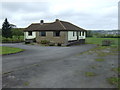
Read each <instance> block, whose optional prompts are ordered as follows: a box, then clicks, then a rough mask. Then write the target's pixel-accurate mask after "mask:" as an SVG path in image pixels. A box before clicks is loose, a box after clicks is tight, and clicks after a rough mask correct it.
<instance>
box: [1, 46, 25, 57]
mask: <svg viewBox="0 0 120 90" xmlns="http://www.w3.org/2000/svg"><path fill="white" fill-rule="evenodd" d="M21 51H24V49H20V48H13V47H6V46H0V55H4V54H12V53H17V52H21Z"/></svg>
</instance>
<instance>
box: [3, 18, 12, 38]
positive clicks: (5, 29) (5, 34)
mask: <svg viewBox="0 0 120 90" xmlns="http://www.w3.org/2000/svg"><path fill="white" fill-rule="evenodd" d="M2 36H3V37H6V38H12V31H11V25H10V24H9V22H8V21H7V18H6V19H5V21H4V23H3V25H2Z"/></svg>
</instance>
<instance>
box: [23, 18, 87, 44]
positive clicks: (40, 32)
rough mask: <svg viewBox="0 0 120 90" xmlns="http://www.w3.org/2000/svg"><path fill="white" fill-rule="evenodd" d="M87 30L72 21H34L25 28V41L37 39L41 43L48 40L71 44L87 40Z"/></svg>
mask: <svg viewBox="0 0 120 90" xmlns="http://www.w3.org/2000/svg"><path fill="white" fill-rule="evenodd" d="M85 38H86V30H84V29H82V28H80V27H78V26H76V25H73V24H72V23H69V22H66V21H61V20H59V19H56V20H55V22H51V23H44V21H43V20H41V21H40V23H32V24H31V25H30V26H28V27H27V28H25V30H24V39H25V41H33V40H35V41H36V42H37V43H40V42H41V41H42V40H48V41H50V42H54V43H56V44H58V43H59V44H69V43H71V42H76V41H77V42H82V43H84V42H85Z"/></svg>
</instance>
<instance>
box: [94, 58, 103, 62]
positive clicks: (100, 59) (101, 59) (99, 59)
mask: <svg viewBox="0 0 120 90" xmlns="http://www.w3.org/2000/svg"><path fill="white" fill-rule="evenodd" d="M95 61H99V62H101V61H104V59H103V58H97V59H95Z"/></svg>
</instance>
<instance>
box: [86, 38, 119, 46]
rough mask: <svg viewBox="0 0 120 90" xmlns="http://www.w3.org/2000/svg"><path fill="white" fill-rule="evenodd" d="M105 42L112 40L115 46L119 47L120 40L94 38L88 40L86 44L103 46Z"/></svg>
mask: <svg viewBox="0 0 120 90" xmlns="http://www.w3.org/2000/svg"><path fill="white" fill-rule="evenodd" d="M103 40H112V41H113V44H112V45H115V46H118V44H119V43H118V38H96V37H92V38H86V43H88V44H99V45H101V44H102V41H103Z"/></svg>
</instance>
